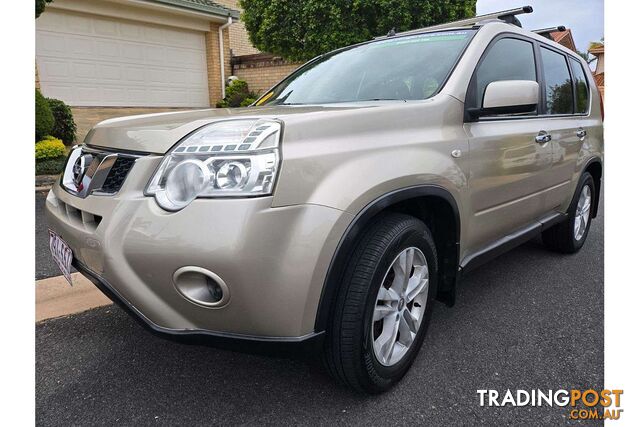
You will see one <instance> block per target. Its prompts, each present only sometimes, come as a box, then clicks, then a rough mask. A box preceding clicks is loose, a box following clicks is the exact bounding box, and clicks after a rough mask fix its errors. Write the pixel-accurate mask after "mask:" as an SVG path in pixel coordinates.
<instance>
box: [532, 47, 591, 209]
mask: <svg viewBox="0 0 640 427" xmlns="http://www.w3.org/2000/svg"><path fill="white" fill-rule="evenodd" d="M540 59H541V65H542V71H543V77H544V84H543V102H544V105H543V111H544V115H543V116H541V117H542V120H543V121H544V130H545V131H546V132H547V133H548V134H549V135H550V136H551V141H550V146H551V148H552V150H553V161H552V165H551V170H550V171H549V179H550V180H551V181H552V184H553V185H552V186H551V187H550V188H549V190H548V191H547V192H545V196H544V206H545V208H546V209H547V210H548V211H552V210H560V208H561V206H562V204H563V203H564V202H565V201H566V200H567V198H569V197H571V196H572V188H571V179H572V176H573V173H574V171H575V165H576V162H577V160H578V153H579V152H580V147H581V145H582V141H583V140H584V135H582V133H581V131H580V123H579V119H578V117H577V116H576V115H575V114H576V111H577V110H579V109H583V108H585V105H584V103H585V101H584V98H583V97H582V98H580V100H578V99H577V98H576V99H574V98H575V97H574V93H575V92H576V90H577V89H579V88H576V85H575V81H574V80H573V79H572V72H571V70H572V67H571V64H570V63H573V62H577V61H575V60H572V59H570V57H569V56H568V55H566V54H565V53H564V52H562V51H560V50H556V49H554V48H552V47H550V46H547V45H545V44H541V45H540ZM578 65H579V64H578ZM582 80H583V84H582V85H580V86H581V90H583V89H585V88H584V87H583V85H584V83H586V80H584V74H583V75H582ZM577 104H580V105H577ZM585 135H586V134H585Z"/></svg>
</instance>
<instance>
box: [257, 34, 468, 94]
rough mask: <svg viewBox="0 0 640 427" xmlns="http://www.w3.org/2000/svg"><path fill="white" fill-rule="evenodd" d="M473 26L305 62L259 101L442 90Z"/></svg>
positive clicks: (370, 44)
mask: <svg viewBox="0 0 640 427" xmlns="http://www.w3.org/2000/svg"><path fill="white" fill-rule="evenodd" d="M474 33H475V31H473V30H462V31H443V32H437V33H427V34H418V35H413V36H404V37H397V38H389V39H386V40H382V41H376V42H372V43H367V44H363V45H359V46H354V47H352V48H348V49H346V50H341V51H338V52H335V53H330V54H327V55H325V56H323V57H320V58H318V59H317V60H315V61H312V62H310V63H309V64H307V65H304V66H303V67H301V68H300V69H299V70H297V71H296V72H294V73H293V74H291V75H290V76H289V77H287V78H286V79H285V80H283V81H282V82H280V83H279V84H278V85H277V86H276V87H275V88H273V90H272V91H270V92H268V93H266V94H265V95H264V96H262V97H261V98H260V99H259V100H258V102H257V103H256V105H299V104H325V103H336V102H354V101H379V100H380V101H381V100H405V101H406V100H418V99H426V98H429V97H431V96H433V95H434V94H435V93H437V92H438V90H440V87H441V86H442V84H443V83H444V81H445V80H446V78H447V76H448V75H449V73H450V71H451V69H452V68H453V66H454V65H455V63H456V61H457V60H458V58H459V57H460V55H461V53H462V51H463V50H464V48H465V47H466V45H467V44H468V43H469V40H470V39H471V37H472V35H473V34H474Z"/></svg>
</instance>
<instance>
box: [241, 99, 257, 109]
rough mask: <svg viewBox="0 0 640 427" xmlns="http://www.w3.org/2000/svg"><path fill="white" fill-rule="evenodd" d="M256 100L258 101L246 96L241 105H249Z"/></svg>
mask: <svg viewBox="0 0 640 427" xmlns="http://www.w3.org/2000/svg"><path fill="white" fill-rule="evenodd" d="M254 102H256V99H255V98H245V99H243V100H242V102H241V103H240V106H241V107H248V106H249V105H251V104H253V103H254Z"/></svg>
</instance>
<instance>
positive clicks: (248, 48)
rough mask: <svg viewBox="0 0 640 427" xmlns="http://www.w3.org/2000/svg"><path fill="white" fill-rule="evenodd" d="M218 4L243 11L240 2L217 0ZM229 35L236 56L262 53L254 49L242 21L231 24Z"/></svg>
mask: <svg viewBox="0 0 640 427" xmlns="http://www.w3.org/2000/svg"><path fill="white" fill-rule="evenodd" d="M216 3H219V4H221V5H223V6H226V7H228V8H231V9H234V10H240V11H241V10H242V8H241V7H240V4H239V3H240V2H239V1H238V0H216ZM229 35H230V39H231V43H230V45H229V46H230V47H231V50H232V52H233V55H234V56H240V55H252V54H255V53H260V51H259V50H258V49H256V48H255V47H253V45H252V44H251V42H250V41H249V35H248V34H247V30H246V29H245V27H244V24H243V23H242V21H238V22H234V23H233V24H231V26H230V27H229Z"/></svg>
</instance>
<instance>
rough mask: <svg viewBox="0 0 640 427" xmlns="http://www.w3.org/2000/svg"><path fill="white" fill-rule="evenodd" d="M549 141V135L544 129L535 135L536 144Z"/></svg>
mask: <svg viewBox="0 0 640 427" xmlns="http://www.w3.org/2000/svg"><path fill="white" fill-rule="evenodd" d="M549 141H551V135H550V134H548V133H547V132H546V131H544V130H541V131H540V132H539V133H538V135H536V142H537V143H538V144H546V143H547V142H549Z"/></svg>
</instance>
